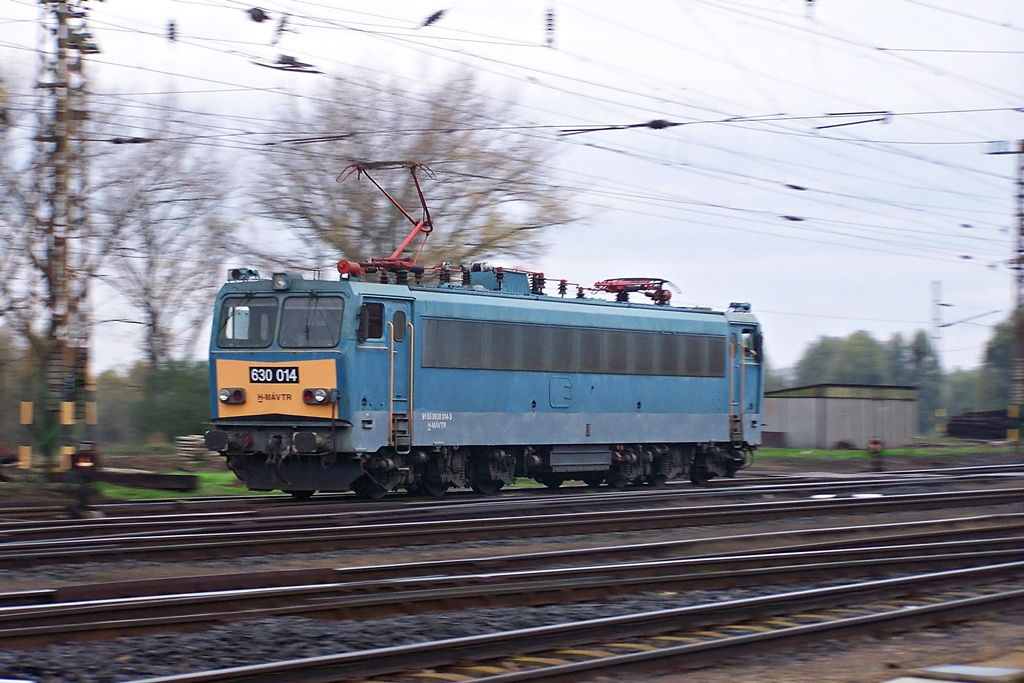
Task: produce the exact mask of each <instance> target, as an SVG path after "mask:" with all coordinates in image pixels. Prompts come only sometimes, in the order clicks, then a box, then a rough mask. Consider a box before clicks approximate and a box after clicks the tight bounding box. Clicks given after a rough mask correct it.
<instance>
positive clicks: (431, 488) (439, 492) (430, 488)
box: [420, 479, 451, 498]
mask: <svg viewBox="0 0 1024 683" xmlns="http://www.w3.org/2000/svg"><path fill="white" fill-rule="evenodd" d="M449 486H451V484H449V483H448V482H446V481H432V480H430V479H424V480H423V481H421V482H420V491H421V492H423V493H425V494H426V495H428V496H432V497H434V498H440V497H441V496H443V495H444V494H445V492H446V491H448V487H449Z"/></svg>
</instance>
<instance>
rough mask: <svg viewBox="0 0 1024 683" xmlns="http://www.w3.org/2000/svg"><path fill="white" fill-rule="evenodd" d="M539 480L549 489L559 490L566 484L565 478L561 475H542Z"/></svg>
mask: <svg viewBox="0 0 1024 683" xmlns="http://www.w3.org/2000/svg"><path fill="white" fill-rule="evenodd" d="M537 479H539V480H540V483H542V484H544V485H545V486H547V487H548V488H549V489H557V488H558V487H559V486H561V485H562V484H564V483H565V477H563V476H562V475H560V474H542V475H540V476H539V477H537Z"/></svg>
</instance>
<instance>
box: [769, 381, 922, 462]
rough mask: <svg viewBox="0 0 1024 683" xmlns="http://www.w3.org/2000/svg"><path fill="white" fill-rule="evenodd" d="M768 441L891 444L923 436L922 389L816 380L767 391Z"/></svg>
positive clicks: (805, 444) (814, 445) (823, 445)
mask: <svg viewBox="0 0 1024 683" xmlns="http://www.w3.org/2000/svg"><path fill="white" fill-rule="evenodd" d="M764 408H765V410H764V433H763V434H764V442H765V445H775V446H784V447H787V448H818V449H829V448H836V447H837V445H842V444H848V445H849V447H852V448H859V449H866V448H867V447H868V442H869V441H871V439H873V438H879V439H881V440H882V443H883V444H884V445H885V446H886V447H890V448H894V447H897V446H902V445H905V444H908V443H910V442H911V441H912V439H913V438H914V436H915V435H916V434H917V411H918V405H917V389H916V388H914V387H893V386H866V385H860V384H815V385H812V386H807V387H795V388H793V389H783V390H781V391H771V392H768V393H766V394H765V400H764Z"/></svg>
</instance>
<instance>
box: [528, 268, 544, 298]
mask: <svg viewBox="0 0 1024 683" xmlns="http://www.w3.org/2000/svg"><path fill="white" fill-rule="evenodd" d="M530 293H531V294H543V293H544V273H530Z"/></svg>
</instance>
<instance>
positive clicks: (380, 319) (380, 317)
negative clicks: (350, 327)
mask: <svg viewBox="0 0 1024 683" xmlns="http://www.w3.org/2000/svg"><path fill="white" fill-rule="evenodd" d="M383 337H384V304H377V303H367V304H363V305H362V307H361V308H360V309H359V341H361V342H364V341H366V340H367V339H381V338H383Z"/></svg>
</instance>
